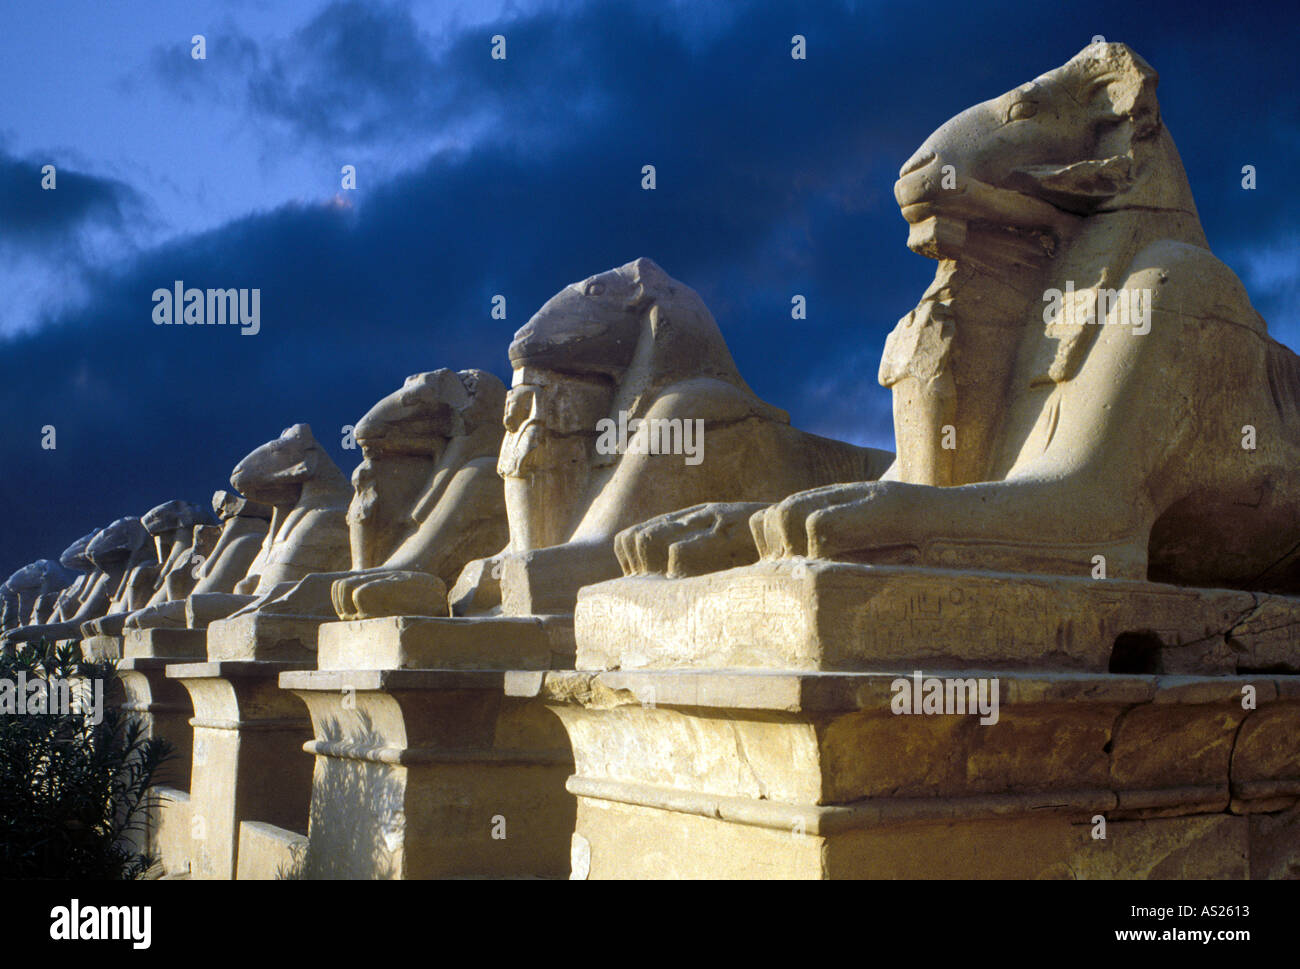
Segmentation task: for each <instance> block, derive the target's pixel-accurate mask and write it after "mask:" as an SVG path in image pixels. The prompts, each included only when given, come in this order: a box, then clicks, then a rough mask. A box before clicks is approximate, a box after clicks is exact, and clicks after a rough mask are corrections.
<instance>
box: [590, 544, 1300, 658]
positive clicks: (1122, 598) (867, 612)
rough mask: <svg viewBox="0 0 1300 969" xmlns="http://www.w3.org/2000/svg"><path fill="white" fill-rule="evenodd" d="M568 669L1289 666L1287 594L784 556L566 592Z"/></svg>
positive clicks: (1293, 633)
mask: <svg viewBox="0 0 1300 969" xmlns="http://www.w3.org/2000/svg"><path fill="white" fill-rule="evenodd" d="M574 619H575V624H576V629H577V643H578V661H577V666H578V668H579V669H604V668H611V667H614V666H617V667H619V668H621V669H634V668H651V667H654V668H666V667H680V668H696V669H701V668H712V669H730V668H747V669H803V670H870V669H878V668H880V666H881V665H882V664H889V665H890V668H894V667H895V666H896V665H899V664H902V665H907V668H908V669H911V668H913V667H914V666H916V665H921V666H924V667H926V668H938V667H943V668H947V669H962V668H966V667H970V668H982V669H1023V668H1025V667H1026V666H1032V667H1033V668H1036V669H1052V670H1078V671H1092V672H1107V671H1110V672H1135V673H1155V672H1163V673H1188V674H1192V673H1206V674H1217V673H1236V672H1247V671H1250V670H1282V671H1285V672H1289V673H1300V600H1297V599H1295V598H1290V597H1286V596H1276V595H1267V594H1264V593H1251V592H1240V591H1235V590H1229V589H1195V588H1187V587H1182V586H1172V585H1162V584H1160V583H1155V582H1133V581H1123V580H1118V579H1114V580H1111V579H1100V580H1094V579H1090V578H1070V577H1066V576H1050V575H1023V574H1010V573H995V572H968V571H956V570H945V569H921V568H909V567H906V566H871V565H852V564H848V563H844V562H825V561H817V560H811V559H810V560H806V561H798V560H787V561H781V562H762V563H759V564H757V565H752V566H747V567H745V568H738V569H731V570H729V571H726V572H716V573H713V574H711V575H704V576H699V577H696V578H689V579H664V578H660V577H637V578H624V579H615V580H613V581H610V582H601V583H599V584H596V585H591V586H588V587H586V588H585V589H583V590H582V592H581V594H580V595H579V597H578V606H577V610H576V612H575V616H574Z"/></svg>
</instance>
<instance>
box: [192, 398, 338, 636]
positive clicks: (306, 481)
mask: <svg viewBox="0 0 1300 969" xmlns="http://www.w3.org/2000/svg"><path fill="white" fill-rule="evenodd" d="M230 483H231V485H232V486H233V487H234V488H235V489H236V490H237V491H239V492H240V493H241V494H243V495H244V496H245V497H247V498H249V499H251V500H253V501H255V502H259V503H261V504H265V505H270V506H271V507H272V508H273V509H274V511H273V513H272V517H271V524H270V528H269V529H268V531H267V533H266V537H265V539H264V540H263V542H262V547H261V549H260V550H259V552H258V554H257V557H256V558H255V559H254V560H253V562H252V563H251V564H250V566H249V568H248V572H247V574H246V575H245V576H244V577H243V578H242V579H240V580H239V581H238V582H237V583H236V585H235V588H234V591H233V592H232V593H226V594H223V593H217V592H199V591H197V590H196V591H195V592H194V593H192V594H191V595H190V596H189V598H187V599H186V600H185V603H186V606H185V609H186V620H187V625H188V626H189V627H190V628H191V629H199V628H203V627H206V626H207V625H209V624H210V623H211V622H213V621H214V620H217V619H224V618H225V617H227V616H230V615H233V614H234V613H236V612H238V611H239V610H240V609H242V608H244V607H245V606H248V605H250V604H251V603H253V602H254V601H256V600H257V599H258V598H259V597H261V596H265V595H266V593H268V592H270V591H271V590H272V589H276V588H277V587H279V588H280V589H281V590H282V591H288V589H289V588H290V587H291V585H292V584H293V583H295V582H297V581H298V580H299V579H302V578H303V577H304V576H306V575H309V574H310V573H312V572H329V571H339V570H341V569H343V568H346V566H347V563H348V525H347V507H348V502H349V501H350V500H351V498H352V488H351V486H350V485H349V483H348V479H347V478H346V477H345V476H344V474H343V472H342V471H340V470H339V468H338V466H337V465H336V464H335V463H334V461H333V460H332V459H331V458H330V456H329V455H328V454H326V453H325V449H324V448H322V447H321V446H320V444H319V443H318V442H317V441H316V439H315V438H314V437H313V436H312V433H311V428H310V427H309V426H308V425H306V424H295V425H293V426H292V427H290V428H287V429H286V430H285V431H284V433H283V434H281V435H280V436H279V437H278V438H276V439H274V440H272V441H268V442H267V443H266V444H263V445H262V446H261V447H259V448H257V449H256V450H254V451H253V452H252V453H251V454H249V455H248V456H247V457H245V458H244V459H243V460H242V461H240V462H239V464H237V465H236V466H235V469H234V471H232V472H231V475H230Z"/></svg>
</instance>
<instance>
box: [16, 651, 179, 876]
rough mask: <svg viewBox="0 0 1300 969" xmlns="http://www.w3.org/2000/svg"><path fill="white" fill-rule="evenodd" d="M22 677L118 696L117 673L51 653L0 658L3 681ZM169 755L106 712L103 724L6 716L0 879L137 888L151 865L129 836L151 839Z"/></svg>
mask: <svg viewBox="0 0 1300 969" xmlns="http://www.w3.org/2000/svg"><path fill="white" fill-rule="evenodd" d="M20 674H22V677H23V678H25V679H26V681H28V682H31V681H32V680H33V679H37V678H40V679H50V680H53V679H55V678H58V679H60V680H67V679H68V678H71V677H82V678H85V680H87V681H89V682H92V683H93V682H94V681H95V680H96V679H99V680H101V682H102V683H103V691H104V694H105V695H111V694H112V693H113V691H114V689H115V688H119V685H118V681H117V670H116V668H115V665H114V664H112V663H87V662H84V661H82V659H81V656H80V653H79V652H78V651H77V650H76V649H75V648H72V647H66V646H65V647H62V648H56V647H55V646H54V645H52V644H48V643H38V644H29V645H27V646H25V647H23V648H22V649H20V650H19V651H17V652H16V653H14V654H11V655H8V656H5V655H0V680H4V681H7V682H9V683H17V682H19V680H20ZM11 695H12V694H11ZM55 706H56V707H57V706H59V705H58V704H55ZM170 753H171V749H170V745H169V744H168V743H167V742H166V741H165V740H162V739H157V738H154V739H146V738H145V737H144V736H143V728H142V725H141V724H140V722H139V720H138V719H137V718H136V717H134V716H132V715H131V714H128V713H125V712H122V711H119V710H117V709H115V708H110V707H107V706H105V708H104V710H103V719H102V720H101V721H100V722H99V723H93V722H92V717H91V716H89V715H87V714H83V713H79V712H73V711H71V710H60V711H59V712H49V713H31V712H28V713H25V714H22V713H0V878H75V879H124V878H139V877H140V876H141V875H142V874H143V873H144V872H145V871H146V870H147V869H148V868H149V867H150V866H151V865H152V863H153V859H152V858H150V857H148V856H147V855H145V854H141V853H140V852H139V851H138V846H136V845H134V844H132V843H131V835H132V833H134V832H139V831H142V830H143V826H144V821H145V816H146V811H147V807H148V803H147V797H148V792H149V788H150V786H151V784H152V783H153V778H154V774H155V772H156V771H157V770H158V768H159V767H160V766H161V765H162V763H163V762H164V761H165V760H166V759H167V758H168V757H169V756H170Z"/></svg>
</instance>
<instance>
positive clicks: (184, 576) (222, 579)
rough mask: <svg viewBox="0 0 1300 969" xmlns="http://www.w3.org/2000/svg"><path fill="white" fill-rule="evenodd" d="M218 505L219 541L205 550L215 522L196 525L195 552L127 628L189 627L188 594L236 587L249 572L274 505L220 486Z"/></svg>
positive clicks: (180, 563)
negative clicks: (210, 530)
mask: <svg viewBox="0 0 1300 969" xmlns="http://www.w3.org/2000/svg"><path fill="white" fill-rule="evenodd" d="M212 510H213V512H214V513H215V514H216V516H217V518H218V519H219V520H220V522H221V527H220V532H219V534H218V536H217V538H216V541H215V544H214V545H212V547H211V548H210V549H209V550H207V551H206V552H204V550H203V547H204V546H205V545H207V543H208V542H209V541H210V540H211V539H210V534H211V533H210V532H207V531H203V530H206V529H210V528H211V526H207V525H198V526H195V531H196V532H199V533H200V535H199V537H196V538H195V539H194V543H193V545H192V548H191V553H192V554H191V555H190V556H189V557H188V558H183V559H180V560H178V561H177V563H176V567H175V568H174V569H173V570H172V571H171V572H170V573H169V574H168V576H167V578H166V580H165V581H164V584H163V589H162V590H161V591H162V593H163V595H164V598H163V599H162V600H160V601H151V602H150V603H149V604H147V605H146V606H145V607H144V608H142V609H140V610H137V611H136V612H133V613H131V615H129V616H128V617H127V618H126V621H125V628H126V629H160V628H161V629H183V628H185V622H186V618H185V599H186V597H187V596H189V595H191V594H196V595H205V594H211V593H217V594H221V593H231V592H234V590H235V586H236V585H237V584H238V583H239V582H240V581H241V580H242V579H243V578H244V577H245V576H246V575H247V574H248V570H249V567H250V566H251V565H252V564H253V561H254V560H255V559H256V558H257V556H258V553H259V551H260V550H261V547H262V543H263V542H264V541H265V539H266V534H267V530H268V528H269V523H270V519H271V514H272V509H271V508H270V506H268V505H263V504H260V503H258V502H255V501H250V500H249V499H247V498H241V497H240V496H239V495H237V494H234V493H233V492H230V491H218V492H216V493H215V494H214V495H213V496H212ZM196 550H197V551H196ZM199 556H202V558H199Z"/></svg>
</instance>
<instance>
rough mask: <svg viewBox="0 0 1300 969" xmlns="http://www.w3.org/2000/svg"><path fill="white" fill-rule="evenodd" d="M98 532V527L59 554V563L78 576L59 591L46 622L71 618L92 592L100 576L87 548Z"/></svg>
mask: <svg viewBox="0 0 1300 969" xmlns="http://www.w3.org/2000/svg"><path fill="white" fill-rule="evenodd" d="M97 533H98V529H96V530H95V531H93V532H90V533H89V534H86V535H83V536H81V538H79V539H77V540H76V541H75V542H73V543H72V544H71V545H69V546H68V547H67V548H65V549H64V550H63V553H62V554H61V555H60V556H59V564H60V565H62V566H63V567H64V568H65V569H67V570H68V571H69V572H71V573H73V574H74V575H76V578H75V579H74V580H73V581H72V582H71V583H69V585H68V586H67V587H66V588H65V589H63V591H62V592H60V593H59V595H58V598H57V599H56V600H55V603H54V608H53V609H52V610H51V611H50V614H49V616H48V617H46V620H45V621H46V622H62V621H63V620H64V619H70V618H71V617H72V616H74V615H75V614H76V612H77V609H78V608H79V607H80V605H81V603H82V601H83V600H84V599H85V597H86V596H87V595H88V594H89V593H90V590H91V588H92V587H93V586H94V584H95V581H96V579H98V577H99V571H98V569H96V568H95V563H93V562H91V561H90V558H89V556H87V555H86V548H87V547H88V546H89V545H90V542H91V539H93V538H94V537H95V535H96V534H97Z"/></svg>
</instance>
